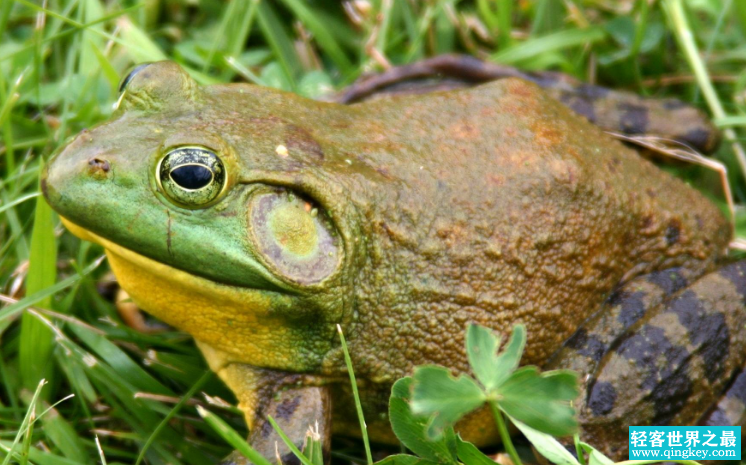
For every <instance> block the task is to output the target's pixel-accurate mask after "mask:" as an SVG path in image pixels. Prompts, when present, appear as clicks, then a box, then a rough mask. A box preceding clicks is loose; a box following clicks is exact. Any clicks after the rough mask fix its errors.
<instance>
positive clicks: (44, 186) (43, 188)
mask: <svg viewBox="0 0 746 465" xmlns="http://www.w3.org/2000/svg"><path fill="white" fill-rule="evenodd" d="M40 184H41V193H42V194H43V195H44V197H49V195H48V194H47V177H46V176H42V178H41V182H40Z"/></svg>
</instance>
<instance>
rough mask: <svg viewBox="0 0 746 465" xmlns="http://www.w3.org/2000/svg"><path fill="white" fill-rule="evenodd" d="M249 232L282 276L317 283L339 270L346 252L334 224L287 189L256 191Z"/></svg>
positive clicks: (251, 207) (256, 247)
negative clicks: (259, 192) (265, 191)
mask: <svg viewBox="0 0 746 465" xmlns="http://www.w3.org/2000/svg"><path fill="white" fill-rule="evenodd" d="M249 225H250V226H249V235H250V238H251V240H252V242H253V243H254V247H255V250H256V252H257V253H258V255H259V257H260V258H261V259H262V261H263V262H264V263H265V264H266V265H267V266H268V267H269V268H270V269H271V270H272V271H273V272H274V273H276V274H278V275H279V276H281V277H282V278H283V279H286V280H288V281H292V282H295V283H298V284H304V285H308V284H314V283H318V282H320V281H322V280H324V279H325V278H327V277H329V276H330V275H331V274H332V273H334V271H335V270H336V269H337V267H338V266H339V263H340V259H341V256H342V254H343V248H342V245H341V243H342V241H341V239H340V237H339V234H338V233H337V232H336V229H335V228H334V225H333V224H332V222H331V221H330V220H329V218H327V216H326V215H325V214H324V213H323V212H321V211H320V210H319V209H318V208H317V207H316V206H315V205H314V204H313V203H312V202H311V201H308V200H305V199H303V198H301V197H299V196H298V195H296V194H293V193H291V192H287V191H276V192H268V193H262V194H257V195H256V196H255V197H254V198H253V199H252V201H251V204H250V207H249Z"/></svg>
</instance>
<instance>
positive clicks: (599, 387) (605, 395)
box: [587, 381, 617, 416]
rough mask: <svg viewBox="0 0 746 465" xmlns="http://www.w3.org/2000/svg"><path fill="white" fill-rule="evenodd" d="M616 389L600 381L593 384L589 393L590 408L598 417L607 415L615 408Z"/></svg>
mask: <svg viewBox="0 0 746 465" xmlns="http://www.w3.org/2000/svg"><path fill="white" fill-rule="evenodd" d="M616 397H617V393H616V389H614V386H613V385H612V384H611V383H607V382H604V381H598V382H596V383H594V384H593V387H591V390H590V392H589V393H588V403H587V405H588V408H590V409H591V412H593V414H594V415H596V416H602V415H606V414H607V413H609V412H611V409H613V408H614V402H616Z"/></svg>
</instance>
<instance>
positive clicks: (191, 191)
mask: <svg viewBox="0 0 746 465" xmlns="http://www.w3.org/2000/svg"><path fill="white" fill-rule="evenodd" d="M120 90H121V96H120V98H119V101H118V103H117V105H118V108H117V109H116V111H115V114H114V116H113V118H112V119H111V120H109V121H107V122H105V123H103V124H101V125H98V126H96V127H94V128H92V129H90V130H86V131H83V132H81V133H80V134H79V135H78V136H77V137H75V138H74V139H73V140H72V141H70V142H69V143H68V144H67V145H65V146H64V147H62V148H61V149H60V150H59V152H58V153H57V154H56V155H55V156H54V157H53V158H52V160H51V161H50V162H49V164H48V166H47V168H46V171H45V173H44V175H43V179H42V188H43V191H44V195H45V196H46V198H47V200H48V201H49V203H50V204H51V205H52V207H53V208H54V209H55V210H56V211H57V212H59V214H60V215H61V216H62V217H63V219H64V221H65V223H66V224H67V225H68V226H69V227H70V229H71V230H72V231H73V232H74V233H76V234H77V235H79V236H81V237H83V238H85V239H88V240H93V241H94V242H98V243H100V244H102V245H103V246H104V247H105V249H106V250H107V254H108V255H109V258H110V261H111V264H112V267H113V269H114V271H115V273H116V274H117V276H118V278H119V280H120V282H121V284H122V286H123V287H124V288H125V290H127V291H128V292H129V293H130V295H131V296H132V297H133V299H134V300H135V302H136V303H138V304H139V305H140V306H141V307H143V308H144V309H146V310H148V311H149V312H151V313H153V314H154V315H156V316H158V317H159V318H161V319H163V320H164V321H166V322H168V323H170V324H172V325H175V326H177V327H180V328H182V329H184V330H186V331H188V332H190V333H191V334H193V335H194V336H195V338H197V339H198V340H199V341H201V342H202V343H205V344H207V345H209V346H211V347H213V348H216V349H218V350H219V351H222V352H225V353H227V354H229V355H228V356H227V359H226V360H227V361H231V360H235V361H241V362H245V363H251V364H256V365H258V366H269V367H273V368H283V369H292V370H311V369H313V368H316V367H317V366H318V364H319V363H321V359H322V358H323V356H324V355H325V353H326V352H327V351H328V350H329V349H330V347H331V346H332V345H333V341H334V334H335V332H334V328H335V324H336V323H343V322H344V320H345V318H347V315H345V311H344V308H343V304H342V303H343V302H344V301H345V300H346V295H347V293H348V292H349V290H348V288H349V286H348V285H347V284H348V281H349V279H348V275H349V273H348V272H347V270H348V269H349V266H350V263H351V261H350V259H351V257H352V256H353V255H354V252H353V250H352V249H351V248H350V246H349V244H350V242H349V237H350V235H351V234H353V233H354V230H355V226H354V221H353V220H352V218H354V215H350V214H349V213H350V212H349V211H347V210H345V208H346V207H345V206H343V205H342V204H340V202H339V201H338V200H336V199H338V196H334V195H332V193H331V192H330V190H331V189H330V187H329V182H328V180H327V179H326V177H325V176H326V175H325V174H324V170H322V169H321V163H320V160H321V159H320V157H319V156H318V153H317V147H315V146H314V145H313V144H309V143H306V144H305V146H304V145H303V144H300V145H298V144H295V145H294V146H293V149H292V157H290V156H288V149H287V147H285V146H283V145H282V144H283V142H284V143H287V142H286V139H284V138H282V137H280V136H281V134H282V133H283V131H286V125H285V124H283V123H282V122H281V120H279V119H273V118H272V117H271V115H270V116H268V115H266V114H265V113H266V112H262V111H261V108H262V105H263V101H264V100H265V98H266V99H269V100H273V99H274V100H277V99H278V98H279V97H278V92H277V91H271V90H268V89H263V88H257V87H253V86H231V87H230V90H229V86H223V87H219V86H215V87H208V88H204V89H203V88H201V87H199V86H198V85H197V84H196V83H195V82H194V81H193V80H192V79H191V78H190V77H189V75H187V74H186V73H185V72H184V70H182V69H181V68H180V67H179V66H178V65H176V64H174V63H170V62H159V63H152V64H147V65H141V66H138V67H137V68H135V70H133V71H132V73H130V74H129V75H128V76H127V77H126V78H125V79H124V80H123V82H122V86H121V89H120ZM282 98H283V99H286V100H288V104H289V105H295V106H297V105H300V104H308V105H312V106H313V107H314V108H313V111H316V110H318V108H317V107H319V105H322V106H323V104H318V103H316V102H310V103H306V101H305V100H301V99H300V98H298V97H294V96H285V95H283V96H282ZM328 107H334V106H331V105H328ZM252 108H256V109H257V113H256V114H254V113H252V111H251V110H252ZM259 115H261V116H259ZM309 137H310V136H309ZM309 137H307V138H306V139H309ZM310 140H312V139H310ZM322 158H323V157H322ZM329 199H335V200H329ZM228 332H230V333H231V338H230V340H229V341H228V340H226V338H225V335H226V333H228Z"/></svg>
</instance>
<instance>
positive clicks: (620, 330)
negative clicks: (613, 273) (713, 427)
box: [551, 261, 746, 458]
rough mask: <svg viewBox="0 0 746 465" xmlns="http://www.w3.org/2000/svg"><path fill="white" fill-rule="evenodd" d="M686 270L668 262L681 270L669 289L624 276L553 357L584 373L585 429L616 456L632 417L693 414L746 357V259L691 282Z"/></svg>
mask: <svg viewBox="0 0 746 465" xmlns="http://www.w3.org/2000/svg"><path fill="white" fill-rule="evenodd" d="M682 273H683V272H681V271H679V270H673V271H669V274H670V276H671V277H677V276H680V277H681V278H682V279H681V280H679V279H678V278H676V279H671V280H669V284H672V283H673V284H674V285H673V286H669V287H668V290H669V291H670V292H666V289H664V286H651V285H650V284H651V280H650V277H642V278H638V279H637V280H635V281H632V282H630V283H628V285H627V286H625V288H623V289H622V291H621V294H620V296H619V297H621V301H620V302H621V303H617V304H615V303H614V300H613V299H612V301H611V302H610V303H609V307H610V308H607V309H606V311H605V312H603V313H602V314H599V315H596V316H595V317H594V318H592V319H591V320H590V321H589V322H588V324H587V325H586V327H585V328H584V329H583V330H581V331H579V332H578V334H576V335H575V336H574V337H573V338H571V339H570V340H569V341H568V343H567V344H566V346H565V348H563V349H562V350H561V351H560V353H559V354H558V356H557V357H556V358H555V359H554V360H553V362H552V364H551V367H553V368H574V369H580V370H582V371H583V372H584V373H587V374H588V375H589V376H588V378H587V383H586V384H585V386H584V392H583V393H582V395H581V397H580V398H579V399H578V403H577V404H576V405H577V407H578V411H579V416H580V422H581V429H582V430H581V437H582V438H583V439H584V440H585V441H587V442H588V443H590V444H593V445H594V446H597V447H600V448H601V449H602V451H603V452H605V453H607V454H608V455H610V456H611V457H612V458H622V457H624V456H625V455H626V452H627V445H628V430H627V427H628V426H630V425H677V424H690V425H691V424H697V422H698V421H699V420H700V418H701V417H702V415H703V414H704V413H705V412H707V411H708V410H709V409H710V408H711V406H712V405H714V404H715V403H716V402H717V401H718V399H719V397H720V396H721V394H723V393H724V392H725V390H726V388H727V387H728V385H729V382H730V381H731V380H732V379H733V376H734V375H735V373H736V372H737V371H739V370H740V369H741V367H742V363H743V360H744V357H745V356H746V330H744V328H743V321H746V261H744V262H739V263H734V264H731V265H728V266H726V267H723V268H722V269H721V270H719V271H717V272H714V273H711V274H708V275H705V276H704V277H701V278H700V279H698V280H696V281H695V282H694V283H693V284H691V285H686V281H687V280H688V279H687V278H691V277H687V276H683V275H682ZM662 277H663V275H660V274H658V276H657V277H656V279H658V280H659V279H660V278H662ZM654 280H655V279H654ZM651 290H652V291H653V292H652V293H651V292H650V291H651ZM635 295H636V297H635ZM619 297H617V298H619ZM625 307H626V309H625ZM624 315H627V316H624ZM622 320H623V321H622ZM629 321H633V323H631V324H629V325H627V324H625V322H629ZM604 325H605V327H604ZM609 328H610V329H609Z"/></svg>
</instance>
